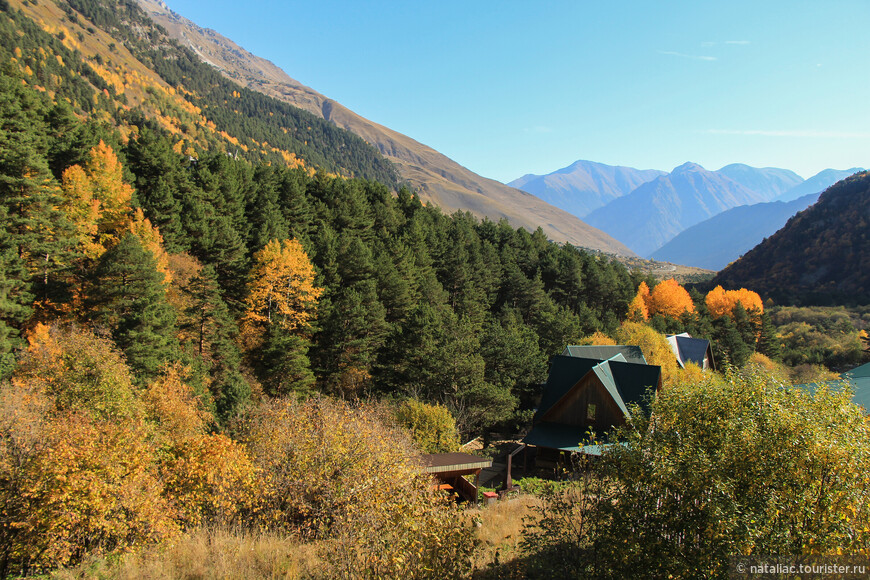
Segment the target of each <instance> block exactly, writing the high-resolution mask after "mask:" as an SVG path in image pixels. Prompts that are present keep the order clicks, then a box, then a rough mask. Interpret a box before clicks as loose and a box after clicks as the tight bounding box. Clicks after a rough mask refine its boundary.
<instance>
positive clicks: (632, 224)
mask: <svg viewBox="0 0 870 580" xmlns="http://www.w3.org/2000/svg"><path fill="white" fill-rule="evenodd" d="M761 201H766V199H765V198H764V196H763V195H761V194H759V193H757V192H754V191H750V190H749V189H747V188H745V187H743V186H742V185H740V184H739V183H737V182H735V181H733V180H731V179H729V178H727V177H725V176H724V175H720V174H718V173H714V172H712V171H707V170H706V169H704V168H703V167H701V166H700V165H697V164H694V163H685V164H683V165H681V166H679V167H677V168H676V169H674V171H673V172H671V173H670V174H668V175H665V176H661V177H657V178H656V179H654V180H652V181H650V182H648V183H645V184H643V185H641V186H640V187H638V188H637V189H635V190H634V191H633V192H631V193H630V194H628V195H626V196H623V197H620V198H618V199H615V200H613V201H612V202H610V203H609V204H607V205H606V206H604V207H602V208H599V209H597V210H595V211H594V212H592V213H591V214H589V215H588V216H587V217H586V221H587V222H589V223H590V224H592V225H594V226H595V227H599V228H601V229H602V230H604V231H605V232H607V233H608V234H610V235H612V236H613V237H615V238H617V239H618V240H622V242H624V243H625V244H626V245H627V246H628V247H629V248H631V249H632V250H634V251H635V252H637V253H638V254H640V255H641V256H649V255H650V254H651V253H652V252H654V251H655V250H656V249H658V248H660V247H661V246H663V245H664V244H665V243H667V242H668V241H670V240H671V239H672V238H674V237H675V236H676V235H677V234H679V233H680V232H681V231H683V230H685V229H686V228H688V227H691V226H693V225H695V224H697V223H699V222H702V221H704V220H705V219H707V218H710V217H712V216H714V215H716V214H718V213H721V212H723V211H725V210H726V209H730V208H732V207H737V206H739V205H746V204H751V203H758V202H761Z"/></svg>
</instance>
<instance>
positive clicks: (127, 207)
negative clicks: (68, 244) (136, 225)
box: [62, 141, 133, 259]
mask: <svg viewBox="0 0 870 580" xmlns="http://www.w3.org/2000/svg"><path fill="white" fill-rule="evenodd" d="M62 190H63V194H64V201H63V209H64V210H65V211H66V213H67V215H68V216H69V218H70V221H71V222H72V223H73V225H74V226H75V229H76V232H77V235H78V237H79V244H80V246H81V248H82V251H83V253H84V254H85V256H86V257H88V258H91V259H97V258H99V257H100V256H101V255H102V254H103V253H105V251H106V250H107V249H109V248H110V247H112V246H114V245H115V244H117V243H118V240H119V239H120V238H121V237H122V236H123V235H124V233H125V232H126V231H127V230H128V224H129V223H130V221H131V214H132V207H131V203H132V198H133V188H132V187H131V186H130V185H129V184H128V183H125V182H124V174H123V168H122V166H121V163H120V161H118V156H117V155H115V152H114V151H113V150H112V148H111V147H110V146H108V145H106V144H105V143H104V142H103V141H100V142H99V144H98V145H96V146H95V147H93V148H92V149H91V150H90V152H89V153H88V158H87V161H86V162H85V164H84V166H82V165H73V166H71V167H68V168H67V169H66V170H65V171H64V172H63V177H62Z"/></svg>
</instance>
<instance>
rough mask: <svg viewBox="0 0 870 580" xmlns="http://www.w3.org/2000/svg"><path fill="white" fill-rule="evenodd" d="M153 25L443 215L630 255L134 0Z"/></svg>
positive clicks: (212, 35) (149, 1) (155, 4)
mask: <svg viewBox="0 0 870 580" xmlns="http://www.w3.org/2000/svg"><path fill="white" fill-rule="evenodd" d="M137 2H138V4H139V5H140V6H141V7H142V8H143V9H144V10H145V11H146V12H147V13H148V15H149V16H150V17H151V18H152V20H153V21H154V22H156V23H157V24H159V25H161V26H162V27H163V28H165V29H166V30H167V31H168V33H169V35H170V36H172V37H173V38H175V39H176V40H177V41H178V42H179V43H181V44H182V45H183V46H187V47H189V48H190V49H191V50H193V51H194V52H195V53H196V55H197V56H199V58H200V59H202V60H203V61H204V62H206V63H208V64H210V65H211V66H213V67H214V68H215V69H216V70H218V71H219V72H220V73H221V74H222V75H224V76H225V77H227V78H229V79H231V80H233V81H234V82H236V83H238V84H240V85H242V86H245V87H247V88H249V89H251V90H254V91H257V92H260V93H263V94H266V95H269V96H271V97H274V98H276V99H279V100H281V101H284V102H286V103H290V104H292V105H294V106H296V107H299V108H301V109H303V110H305V111H308V112H309V113H311V114H313V115H315V116H317V117H320V118H322V119H325V120H327V121H329V122H330V123H333V124H334V125H336V126H338V127H341V128H342V129H346V130H348V131H350V132H352V133H354V134H356V135H358V136H360V137H362V138H363V139H364V140H365V141H366V142H368V143H370V144H371V145H373V146H374V147H376V148H377V149H378V150H379V151H380V153H381V154H382V155H383V156H384V157H385V158H386V159H387V160H389V161H390V162H392V164H393V165H394V166H395V168H396V169H397V170H398V172H399V175H400V177H401V179H402V180H403V181H405V182H407V183H408V184H410V186H411V187H412V188H413V189H414V190H415V191H416V192H417V194H418V195H419V196H420V199H421V200H423V201H428V202H432V203H434V204H435V205H437V206H439V207H441V208H442V209H444V210H445V211H447V212H451V211H455V210H462V211H469V212H471V213H472V214H474V215H476V216H478V217H488V218H490V219H492V220H494V221H498V220H499V219H502V218H506V219H507V220H508V221H509V222H510V223H511V224H512V225H514V226H515V227H524V228H526V229H529V230H534V229H536V228H537V227H541V228H542V229H543V230H544V233H545V234H546V235H547V236H548V237H549V238H550V239H552V240H555V241H558V242H570V243H571V244H574V245H577V246H582V247H587V248H592V249H597V250H601V251H604V252H608V253H612V254H617V255H626V256H631V255H633V253H632V251H631V250H629V249H628V248H627V247H626V246H625V245H623V244H622V243H620V242H618V241H616V240H615V239H613V238H612V237H611V236H609V235H608V234H606V233H604V232H602V231H601V230H598V229H596V228H593V227H591V226H589V225H587V224H586V223H584V222H583V221H581V220H580V219H579V218H578V217H577V216H576V215H573V214H571V213H569V212H567V211H565V210H563V209H560V208H558V207H555V206H553V205H550V204H548V203H546V202H545V201H543V200H542V199H540V198H538V197H536V196H534V195H531V194H529V193H526V192H523V191H520V190H518V189H515V188H513V187H508V186H507V185H504V184H503V183H500V182H498V181H495V180H492V179H487V178H484V177H481V176H480V175H477V174H476V173H474V172H472V171H471V170H469V169H467V168H465V167H463V166H461V165H460V164H458V163H456V162H455V161H453V160H451V159H449V158H448V157H446V156H445V155H442V154H441V153H439V152H437V151H435V150H434V149H432V148H430V147H427V146H426V145H423V144H422V143H419V142H417V141H415V140H414V139H412V138H410V137H408V136H406V135H403V134H401V133H398V132H396V131H393V130H392V129H389V128H387V127H384V126H383V125H379V124H377V123H375V122H373V121H370V120H368V119H365V118H363V117H361V116H360V115H357V114H356V113H354V112H353V111H351V110H349V109H347V108H346V107H344V106H342V105H341V104H340V103H338V102H336V101H334V100H332V99H330V98H327V97H326V96H324V95H322V94H320V93H318V92H317V91H315V90H314V89H311V88H309V87H306V86H305V85H303V84H302V83H300V82H298V81H296V80H294V79H293V78H291V77H290V76H289V75H287V74H286V73H285V72H284V71H283V70H281V69H280V68H279V67H277V66H275V65H274V64H272V63H271V62H269V61H267V60H265V59H263V58H260V57H257V56H255V55H253V54H251V53H249V52H248V51H246V50H244V49H243V48H241V47H240V46H238V45H237V44H235V43H234V42H232V41H231V40H229V39H227V38H225V37H223V36H221V35H220V34H218V33H217V32H215V31H213V30H209V29H206V28H202V27H200V26H198V25H196V24H195V23H193V22H191V21H190V20H188V19H186V18H183V17H181V16H180V15H178V14H176V13H174V12H172V11H171V10H170V9H169V7H168V6H167V5H166V3H164V2H162V1H160V0H137Z"/></svg>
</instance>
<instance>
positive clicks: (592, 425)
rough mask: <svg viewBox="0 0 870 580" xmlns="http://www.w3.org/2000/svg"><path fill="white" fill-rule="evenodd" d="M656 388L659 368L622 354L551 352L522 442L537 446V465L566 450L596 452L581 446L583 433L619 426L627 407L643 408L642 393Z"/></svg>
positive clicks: (547, 463)
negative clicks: (601, 356)
mask: <svg viewBox="0 0 870 580" xmlns="http://www.w3.org/2000/svg"><path fill="white" fill-rule="evenodd" d="M619 348H625V347H619ZM638 350H639V349H638ZM575 352H576V351H575ZM590 353H591V351H585V352H584V353H583V354H587V355H588V354H590ZM601 354H610V353H609V352H602V353H601ZM635 360H637V359H635ZM640 360H643V359H642V355H641V359H640ZM660 387H661V367H659V366H655V365H648V364H646V363H645V362H643V363H641V362H628V361H627V360H626V357H625V356H624V354H623V353H622V352H616V354H613V355H612V356H611V357H610V358H608V359H605V360H600V359H595V358H581V357H579V356H566V355H561V356H555V357H553V359H552V360H551V362H550V373H549V376H548V378H547V383H546V385H544V391H543V394H542V396H541V404H540V406H539V407H538V411H537V413H536V414H535V417H534V420H533V423H532V429H531V431H530V432H529V434H528V435H526V437H525V438H524V439H523V442H524V443H527V444H529V445H534V446H536V447H537V448H538V452H537V455H536V459H535V461H536V463H537V465H538V466H550V465H551V464H553V463H554V462H556V461H558V459H559V457H560V456H561V455H562V454H564V453H565V452H582V453H589V454H598V453H599V452H600V449H599V448H598V446H586V447H584V446H582V445H581V443H582V441H583V440H584V439H585V438H586V436H587V433H588V432H589V431H590V430H593V431H595V433H596V434H598V435H602V434H605V433H607V432H608V431H610V430H612V429H613V428H614V427H617V426H620V425H624V424H625V422H626V418H627V416H628V412H629V410H628V407H629V405H632V404H639V405H641V406H647V405H648V404H649V400H648V397H647V395H648V394H649V393H651V392H655V391H657V390H658V389H659V388H660Z"/></svg>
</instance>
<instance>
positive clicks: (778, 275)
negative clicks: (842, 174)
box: [712, 171, 870, 303]
mask: <svg viewBox="0 0 870 580" xmlns="http://www.w3.org/2000/svg"><path fill="white" fill-rule="evenodd" d="M868 225H870V172H866V171H865V172H863V173H858V174H855V175H853V176H851V177H849V178H846V179H844V180H843V181H840V182H838V183H836V184H834V185H833V186H831V187H830V188H828V189H827V190H826V191H825V192H824V193H822V195H821V196H820V197H819V201H818V202H816V203H815V205H813V206H811V207H810V208H808V209H806V210H804V211H802V212H800V213H798V214H797V215H796V216H794V217H793V218H791V219H790V220H789V221H788V223H787V224H786V225H785V227H783V228H782V229H780V230H779V231H778V232H776V233H775V234H774V235H772V236H771V237H769V238H768V239H767V240H765V241H763V242H762V243H760V244H759V245H758V246H756V247H755V248H753V249H752V250H751V251H750V252H748V253H747V254H746V255H744V256H743V257H742V258H741V259H739V260H737V261H736V262H735V263H733V264H731V265H730V266H728V267H727V268H725V269H724V270H723V271H722V272H720V273H719V274H718V275H717V276H716V278H715V279H714V280H713V282H712V283H713V284H722V285H723V286H726V287H741V286H743V287H749V288H754V289H756V290H757V291H759V292H761V293H763V294H767V295H769V296H774V297H776V298H779V299H780V300H783V301H794V300H809V301H818V300H822V301H824V300H826V299H835V300H836V299H841V300H842V299H845V300H847V301H849V302H855V301H858V302H862V301H863V302H865V303H866V301H867V300H868V298H870V234H868Z"/></svg>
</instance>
